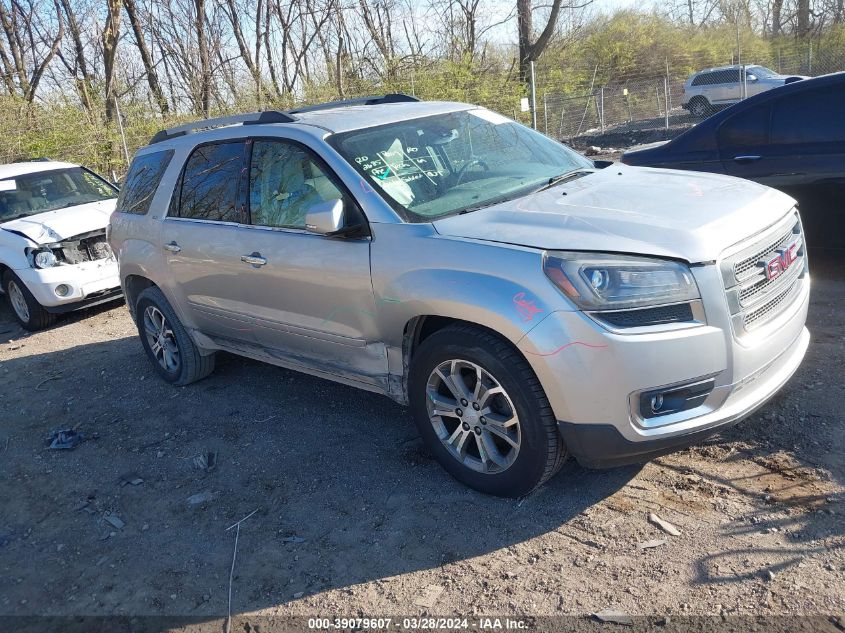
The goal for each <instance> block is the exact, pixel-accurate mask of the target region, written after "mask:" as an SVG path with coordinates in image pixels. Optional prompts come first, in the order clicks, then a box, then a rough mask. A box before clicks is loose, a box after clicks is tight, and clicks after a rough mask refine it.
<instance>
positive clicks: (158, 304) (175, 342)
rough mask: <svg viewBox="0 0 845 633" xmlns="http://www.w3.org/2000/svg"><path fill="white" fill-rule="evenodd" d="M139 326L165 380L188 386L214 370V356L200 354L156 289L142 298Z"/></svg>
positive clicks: (146, 348) (137, 312) (137, 306)
mask: <svg viewBox="0 0 845 633" xmlns="http://www.w3.org/2000/svg"><path fill="white" fill-rule="evenodd" d="M135 324H136V325H137V327H138V335H139V336H140V337H141V344H142V345H143V346H144V351H146V352H147V357H148V358H149V359H150V361H151V362H152V364H153V367H155V369H156V371H157V372H158V375H159V376H161V377H162V378H163V379H164V380H165V381H167V382H169V383H171V384H173V385H177V386H182V385H188V384H190V383H192V382H196V381H197V380H201V379H203V378H205V377H206V376H208V375H209V374H210V373H211V372H213V371H214V354H208V355H205V356H204V355H202V354H200V351H199V348H198V347H197V346H196V344H195V343H194V341H193V340H192V339H191V337H190V336H189V335H188V331H187V330H186V329H185V326H183V325H182V322H181V321H180V320H179V317H177V316H176V311H175V310H174V309H173V307H172V306H171V305H170V303H169V302H168V301H167V299H166V298H165V296H164V293H163V292H162V291H161V290H159V289H158V288H156V287H155V286H152V287H150V288H147V289H145V290H144V291H143V292H142V293H141V294H140V295H139V296H138V302H137V303H136V304H135Z"/></svg>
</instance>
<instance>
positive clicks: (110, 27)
mask: <svg viewBox="0 0 845 633" xmlns="http://www.w3.org/2000/svg"><path fill="white" fill-rule="evenodd" d="M106 5H107V9H108V13H107V15H106V23H105V25H104V26H103V75H104V77H105V92H106V120H107V121H109V122H111V121H114V119H115V116H116V113H117V89H116V88H115V60H116V59H117V43H118V41H119V40H120V15H121V13H120V12H121V9H122V7H123V0H106Z"/></svg>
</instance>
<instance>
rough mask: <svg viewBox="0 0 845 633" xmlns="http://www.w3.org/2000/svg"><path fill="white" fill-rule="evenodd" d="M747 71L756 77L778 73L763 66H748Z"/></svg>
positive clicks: (776, 75) (775, 75)
mask: <svg viewBox="0 0 845 633" xmlns="http://www.w3.org/2000/svg"><path fill="white" fill-rule="evenodd" d="M748 72H749V73H751V74H752V75H756V76H757V77H778V76H779V75H778V74H777V73H776V72H775V71H774V70H772V69H770V68H766V67H765V66H749V67H748Z"/></svg>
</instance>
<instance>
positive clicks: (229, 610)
mask: <svg viewBox="0 0 845 633" xmlns="http://www.w3.org/2000/svg"><path fill="white" fill-rule="evenodd" d="M256 512H258V508H256V509H255V510H253V511H252V512H250V513H249V514H247V515H246V516H245V517H244V518H243V519H241V520H240V521H238V522H237V523H235V524H233V525H230V526H229V527H227V528H226V532H228V531H229V530H231V529H232V528H237V530H235V549H234V551H233V552H232V568H231V569H230V570H229V606H228V608H227V610H226V633H229V632H230V629H231V626H232V579H233V578H234V576H235V559H236V558H237V557H238V537H239V536H240V534H241V523H243V522H244V521H246V520H247V519H248V518H249V517H251V516H252V515H253V514H255V513H256Z"/></svg>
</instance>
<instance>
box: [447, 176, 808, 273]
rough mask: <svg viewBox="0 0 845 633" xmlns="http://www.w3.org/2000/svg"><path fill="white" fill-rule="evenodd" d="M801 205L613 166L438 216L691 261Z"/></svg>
mask: <svg viewBox="0 0 845 633" xmlns="http://www.w3.org/2000/svg"><path fill="white" fill-rule="evenodd" d="M794 204H795V201H794V200H792V198H790V197H789V196H787V195H785V194H783V193H780V192H778V191H775V190H774V189H770V188H768V187H764V186H762V185H758V184H755V183H753V182H749V181H747V180H741V179H739V178H732V177H729V176H718V175H715V174H706V173H698V172H685V171H676V170H670V169H651V168H644V167H627V166H625V165H618V164H617V165H613V166H612V167H608V168H607V169H604V170H601V171H596V172H592V173H590V174H589V175H587V176H584V177H582V178H578V179H576V180H573V181H570V182H568V183H566V184H563V185H559V186H556V187H552V188H551V189H547V190H546V191H542V192H540V193H536V194H532V195H529V196H526V197H524V198H519V199H517V200H511V201H509V202H505V203H501V204H497V205H495V206H492V207H488V208H486V209H482V210H479V211H475V212H473V213H467V214H465V215H457V216H452V217H449V218H444V219H442V220H436V221H435V222H434V227H435V229H436V230H437V232H438V233H440V234H441V235H448V236H454V237H465V238H472V239H480V240H489V241H493V242H504V243H508V244H516V245H520V246H529V247H535V248H541V249H548V250H555V249H557V250H567V249H569V250H580V251H601V252H617V253H636V254H642V255H655V256H659V257H671V258H674V259H681V260H684V261H687V262H690V263H700V262H707V261H713V260H715V259H717V258H718V256H719V254H720V253H721V252H722V251H723V250H724V249H726V248H727V247H729V246H731V245H733V244H736V243H737V242H739V241H741V240H743V239H746V238H748V237H750V236H752V235H754V234H755V233H757V232H759V231H761V230H763V229H765V228H767V227H769V226H771V225H772V224H774V223H775V222H777V221H778V220H779V219H781V218H782V217H783V216H784V215H785V214H786V213H787V212H788V211H789V210H790V209H791V208H792V206H793V205H794Z"/></svg>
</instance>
